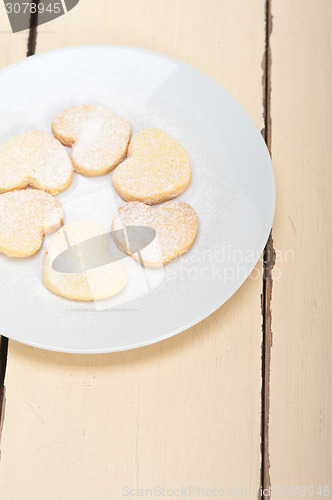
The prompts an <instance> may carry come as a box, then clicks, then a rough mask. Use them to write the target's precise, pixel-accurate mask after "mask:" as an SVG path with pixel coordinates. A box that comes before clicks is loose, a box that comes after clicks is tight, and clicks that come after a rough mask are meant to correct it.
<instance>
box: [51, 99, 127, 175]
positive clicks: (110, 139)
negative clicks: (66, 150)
mask: <svg viewBox="0 0 332 500" xmlns="http://www.w3.org/2000/svg"><path fill="white" fill-rule="evenodd" d="M52 131H53V134H54V136H55V137H56V138H57V139H59V141H61V142H62V144H63V145H64V146H68V147H72V149H71V160H72V163H73V166H74V169H75V170H76V171H77V172H79V173H80V174H83V175H87V176H97V175H104V174H106V173H107V172H109V171H110V170H112V169H113V168H114V167H116V166H117V165H118V163H119V162H120V161H121V160H122V159H123V158H124V157H125V155H126V153H127V148H128V144H129V141H130V136H131V127H130V124H129V122H128V121H127V120H125V119H124V118H122V117H121V116H119V115H117V114H116V113H113V111H111V110H109V109H107V108H104V107H102V106H96V105H90V104H84V105H81V106H73V107H71V108H68V109H65V110H64V111H61V112H60V113H59V114H58V115H57V116H56V117H55V118H54V121H53V123H52Z"/></svg>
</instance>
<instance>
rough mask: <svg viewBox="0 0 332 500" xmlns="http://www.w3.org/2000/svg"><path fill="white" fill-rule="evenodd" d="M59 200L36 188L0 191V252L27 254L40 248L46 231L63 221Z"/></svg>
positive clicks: (15, 254)
mask: <svg viewBox="0 0 332 500" xmlns="http://www.w3.org/2000/svg"><path fill="white" fill-rule="evenodd" d="M63 217H64V215H63V209H62V205H61V203H60V202H59V201H58V200H57V199H56V198H54V196H52V195H51V194H48V193H45V191H39V190H37V189H25V190H24V191H11V192H10V193H6V194H3V195H0V252H2V253H4V254H6V255H8V256H9V257H29V256H30V255H33V254H35V253H36V252H38V250H39V249H40V247H41V245H42V243H43V238H44V236H45V235H48V234H51V233H54V231H56V230H57V229H59V227H60V226H61V225H62V224H63Z"/></svg>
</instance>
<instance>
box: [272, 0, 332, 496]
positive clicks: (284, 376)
mask: <svg viewBox="0 0 332 500" xmlns="http://www.w3.org/2000/svg"><path fill="white" fill-rule="evenodd" d="M272 15H273V31H272V36H271V50H272V74H271V86H272V93H271V99H272V101H271V111H272V156H273V162H274V166H275V172H276V178H277V179H276V180H277V193H278V196H277V212H276V218H275V223H274V228H273V235H274V236H273V239H274V244H275V248H276V251H277V261H276V265H275V268H274V270H273V278H274V279H273V300H272V315H273V320H272V330H273V348H272V366H271V413H270V460H271V470H270V476H271V484H272V488H273V487H274V488H276V487H277V486H278V485H281V486H285V485H306V486H309V485H313V486H316V487H318V486H319V485H331V480H332V456H331V455H332V453H331V452H332V449H331V447H332V391H331V379H332V373H331V353H332V338H331V330H332V325H331V299H332V292H331V278H332V273H331V271H332V236H331V223H332V202H331V188H332V170H331V157H332V140H331V128H332V97H331V84H332V57H331V56H332V33H331V22H332V3H331V2H330V1H329V0H318V1H314V0H292V1H288V0H282V1H272ZM273 496H274V498H276V497H277V494H276V491H275V494H274V495H273ZM296 497H299V498H300V492H298V494H297V495H296Z"/></svg>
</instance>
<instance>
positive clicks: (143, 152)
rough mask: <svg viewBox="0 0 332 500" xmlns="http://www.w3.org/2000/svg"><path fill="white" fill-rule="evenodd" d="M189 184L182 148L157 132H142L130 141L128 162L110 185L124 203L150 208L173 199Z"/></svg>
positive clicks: (187, 164)
mask: <svg viewBox="0 0 332 500" xmlns="http://www.w3.org/2000/svg"><path fill="white" fill-rule="evenodd" d="M190 182H191V167H190V163H189V158H188V155H187V152H186V150H185V148H184V147H183V146H182V144H180V143H179V142H178V141H177V140H175V139H173V137H171V136H170V135H168V134H166V133H165V132H163V131H162V130H159V129H153V128H150V129H144V130H141V131H140V132H138V133H137V134H136V135H135V136H134V137H133V138H132V140H131V141H130V144H129V148H128V158H127V159H126V160H125V161H124V162H123V163H121V165H119V166H118V167H117V169H116V170H115V172H114V174H113V185H114V187H115V189H116V191H117V192H118V193H119V195H120V196H121V197H122V198H123V199H124V200H126V201H141V202H143V203H147V204H149V205H153V204H155V203H161V202H162V201H166V200H170V199H172V198H175V197H176V196H178V195H179V194H181V193H183V191H185V189H186V188H187V187H188V186H189V184H190Z"/></svg>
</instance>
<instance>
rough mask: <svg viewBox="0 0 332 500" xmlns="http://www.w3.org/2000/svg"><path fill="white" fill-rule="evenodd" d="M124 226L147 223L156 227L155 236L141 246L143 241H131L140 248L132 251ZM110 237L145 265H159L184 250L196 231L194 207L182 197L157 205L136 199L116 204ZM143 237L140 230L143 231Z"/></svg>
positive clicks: (177, 255) (189, 246)
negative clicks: (155, 206)
mask: <svg viewBox="0 0 332 500" xmlns="http://www.w3.org/2000/svg"><path fill="white" fill-rule="evenodd" d="M126 226H148V227H151V228H153V229H154V230H155V231H156V238H155V239H154V241H153V242H152V243H150V245H148V246H147V247H145V248H144V241H142V242H140V244H138V242H135V247H136V248H142V250H141V251H140V254H138V253H135V254H132V252H131V251H130V241H128V238H127V236H126V230H125V228H126ZM112 229H113V231H114V232H113V237H114V239H115V241H116V243H117V245H118V246H119V248H120V249H121V250H122V251H123V252H124V253H126V254H127V255H131V256H132V257H133V258H134V259H135V260H136V261H137V262H140V263H141V264H142V265H144V266H145V267H160V266H163V265H164V264H166V263H167V262H169V261H170V260H173V259H175V258H176V257H179V256H180V255H182V254H184V253H185V252H187V251H188V250H189V249H190V248H191V247H192V245H193V243H194V241H195V238H196V234H197V231H198V217H197V214H196V212H195V210H194V209H193V208H192V206H190V205H189V204H188V203H184V202H183V201H169V202H168V203H165V204H164V205H161V206H160V207H158V208H151V207H149V206H148V205H145V204H144V203H140V202H131V203H127V204H126V205H124V206H122V207H120V208H119V210H118V211H117V213H116V215H115V217H114V219H113V224H112ZM142 237H143V239H144V234H143V236H142Z"/></svg>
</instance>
